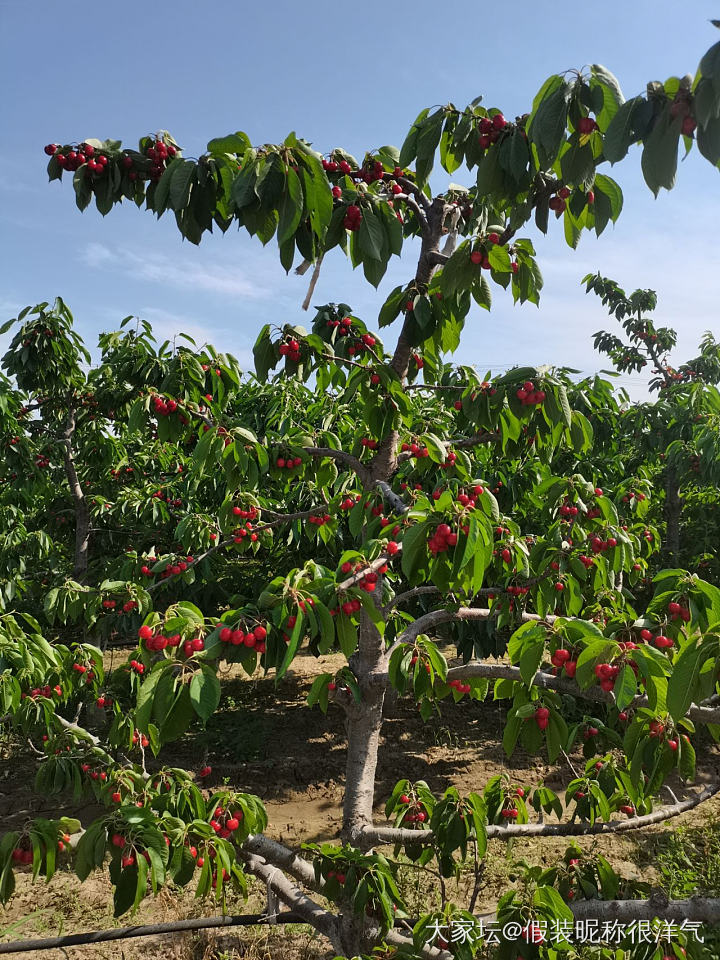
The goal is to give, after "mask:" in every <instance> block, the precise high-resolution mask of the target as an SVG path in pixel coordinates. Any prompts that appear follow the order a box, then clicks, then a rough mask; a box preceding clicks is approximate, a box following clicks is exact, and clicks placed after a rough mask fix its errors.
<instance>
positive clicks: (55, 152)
mask: <svg viewBox="0 0 720 960" xmlns="http://www.w3.org/2000/svg"><path fill="white" fill-rule="evenodd" d="M45 153H46V154H47V156H49V157H55V160H56V161H57V165H58V166H59V167H60V169H61V170H69V171H70V172H74V171H75V170H77V169H79V168H80V167H81V166H82V165H83V164H87V166H86V167H85V169H86V170H87V172H88V173H90V174H95V176H100V175H101V174H103V173H104V172H105V168H106V167H107V165H108V163H109V158H108V157H107V156H106V155H105V154H104V153H98V152H97V151H96V149H95V147H94V146H93V145H92V144H91V143H79V144H77V146H74V147H70V149H69V150H67V151H65V152H63V149H62V148H61V147H60V145H59V144H58V143H49V144H48V145H47V146H46V147H45Z"/></svg>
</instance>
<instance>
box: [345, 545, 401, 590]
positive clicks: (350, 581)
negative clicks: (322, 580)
mask: <svg viewBox="0 0 720 960" xmlns="http://www.w3.org/2000/svg"><path fill="white" fill-rule="evenodd" d="M398 546H399V547H400V548H401V549H402V544H401V543H399V544H398ZM399 555H400V550H398V552H397V553H396V554H395V556H396V557H397V556H399ZM390 559H391V558H390V557H389V556H388V555H387V554H384V553H383V554H381V555H380V556H379V557H378V558H377V560H373V561H372V563H369V564H368V565H367V566H366V567H363V568H362V570H358V572H357V573H353V575H352V576H350V577H348V578H347V580H343V582H342V583H339V584H338V585H337V588H336V590H337V592H338V593H342V592H343V591H344V590H349V589H350V587H354V586H355V584H356V583H359V582H360V581H361V580H364V579H365V577H366V576H367V574H368V573H370V572H371V571H375V570H379V569H380V567H384V566H385V564H386V563H388V561H389V560H390Z"/></svg>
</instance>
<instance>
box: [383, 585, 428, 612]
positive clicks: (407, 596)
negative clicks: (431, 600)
mask: <svg viewBox="0 0 720 960" xmlns="http://www.w3.org/2000/svg"><path fill="white" fill-rule="evenodd" d="M433 593H440V588H439V587H432V586H429V585H427V586H420V587H413V588H412V590H405V592H404V593H398V595H397V596H396V597H393V598H392V600H391V601H390V602H389V603H387V604H386V605H385V606H384V607H383V613H385V614H387V613H389V612H390V611H391V610H392V609H393V607H399V606H400V604H401V603H407V602H408V600H414V599H415V597H423V596H429V595H430V594H433Z"/></svg>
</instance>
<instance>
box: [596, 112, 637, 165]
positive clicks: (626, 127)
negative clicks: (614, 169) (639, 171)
mask: <svg viewBox="0 0 720 960" xmlns="http://www.w3.org/2000/svg"><path fill="white" fill-rule="evenodd" d="M641 103H644V100H643V98H642V97H633V99H632V100H626V101H625V103H623V104H622V106H621V107H620V108H619V109H618V111H617V113H616V114H615V116H614V117H613V118H612V120H611V121H610V125H609V126H608V128H607V130H606V131H605V136H604V137H603V155H604V157H605V159H606V160H609V161H610V163H617V162H618V161H619V160H622V159H623V157H624V156H625V155H626V154H627V152H628V150H629V149H630V145H631V144H632V143H634V142H635V139H636V138H635V132H634V125H633V119H634V116H635V110H636V108H637V107H638V105H639V104H641Z"/></svg>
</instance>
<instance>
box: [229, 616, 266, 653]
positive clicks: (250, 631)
mask: <svg viewBox="0 0 720 960" xmlns="http://www.w3.org/2000/svg"><path fill="white" fill-rule="evenodd" d="M266 639H267V627H265V626H264V625H263V624H262V623H258V624H256V625H255V626H254V627H248V626H246V628H245V629H243V628H242V627H241V626H236V627H234V628H232V627H223V628H222V630H221V631H220V642H221V643H229V644H231V645H232V646H233V647H240V646H245V647H248V648H250V649H254V650H256V651H257V653H265V640H266Z"/></svg>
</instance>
